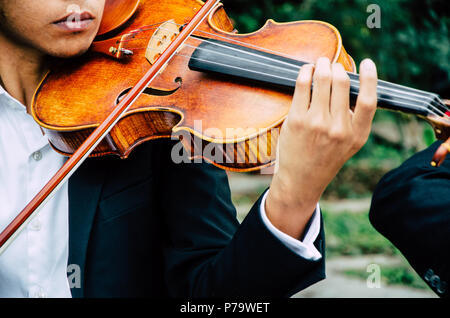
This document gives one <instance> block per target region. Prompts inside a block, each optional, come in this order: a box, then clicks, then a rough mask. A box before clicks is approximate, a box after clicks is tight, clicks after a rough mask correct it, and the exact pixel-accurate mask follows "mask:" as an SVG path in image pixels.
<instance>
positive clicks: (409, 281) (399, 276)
mask: <svg viewBox="0 0 450 318" xmlns="http://www.w3.org/2000/svg"><path fill="white" fill-rule="evenodd" d="M344 274H346V275H348V276H354V277H357V278H361V279H367V275H368V273H367V272H366V271H365V270H361V269H350V270H345V271H344ZM381 279H382V281H383V283H384V284H387V285H406V286H409V287H412V288H419V289H428V288H429V287H428V286H427V285H426V284H425V282H424V281H423V280H422V279H421V278H420V276H419V275H417V273H416V272H414V270H412V269H411V267H410V266H409V265H407V264H404V265H399V266H383V267H382V268H381Z"/></svg>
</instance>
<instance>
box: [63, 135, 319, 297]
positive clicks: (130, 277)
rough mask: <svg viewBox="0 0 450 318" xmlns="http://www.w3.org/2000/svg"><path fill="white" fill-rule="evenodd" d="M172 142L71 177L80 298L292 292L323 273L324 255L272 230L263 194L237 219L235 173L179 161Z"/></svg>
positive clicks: (73, 257)
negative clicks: (314, 257) (305, 251)
mask: <svg viewBox="0 0 450 318" xmlns="http://www.w3.org/2000/svg"><path fill="white" fill-rule="evenodd" d="M172 145H173V142H172V141H168V140H158V141H153V142H149V143H146V144H145V145H142V146H140V147H138V148H137V149H136V150H135V151H134V153H132V155H131V156H130V158H129V159H127V160H120V159H117V158H102V159H89V160H88V161H86V162H85V163H84V164H83V165H82V166H81V167H80V169H79V170H78V171H77V172H76V173H75V174H74V175H73V176H72V178H71V179H70V181H69V264H76V265H78V266H79V267H80V268H81V274H82V277H81V288H73V289H72V295H73V296H74V297H147V296H149V297H167V296H174V297H223V296H273V297H286V296H290V295H292V294H294V293H295V292H297V291H299V290H301V289H303V288H306V287H307V286H309V285H311V284H313V283H315V282H317V281H319V280H321V279H323V278H324V277H325V269H324V258H325V255H324V234H323V230H322V231H321V233H320V235H319V237H318V239H317V240H316V242H315V246H316V247H317V248H318V249H319V251H320V252H321V253H322V255H323V257H322V259H321V260H320V261H309V260H305V259H303V258H302V257H299V256H298V255H296V254H295V253H293V252H292V251H291V250H289V249H288V248H287V247H286V246H285V245H284V244H283V243H282V242H280V241H279V240H278V239H277V238H276V237H274V236H273V235H272V233H270V232H269V231H268V229H267V228H266V227H265V225H264V224H263V222H262V219H261V217H260V214H259V204H260V201H261V198H260V199H259V200H258V202H256V203H255V205H254V207H253V208H252V209H251V211H250V213H249V215H248V216H247V218H246V219H245V220H244V222H243V223H242V224H241V225H239V223H238V222H237V220H236V211H235V208H234V206H233V204H232V202H231V196H230V189H229V185H228V179H227V175H226V173H225V172H224V171H222V170H220V169H218V168H216V167H214V166H213V165H210V164H206V163H183V164H178V165H177V164H174V163H173V161H172V160H171V157H170V154H171V148H172Z"/></svg>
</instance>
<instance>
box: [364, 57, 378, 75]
mask: <svg viewBox="0 0 450 318" xmlns="http://www.w3.org/2000/svg"><path fill="white" fill-rule="evenodd" d="M360 68H361V69H363V70H364V71H368V72H369V71H370V72H371V71H376V70H377V67H376V65H375V63H374V62H373V61H372V60H371V59H364V60H363V61H362V62H361V66H360Z"/></svg>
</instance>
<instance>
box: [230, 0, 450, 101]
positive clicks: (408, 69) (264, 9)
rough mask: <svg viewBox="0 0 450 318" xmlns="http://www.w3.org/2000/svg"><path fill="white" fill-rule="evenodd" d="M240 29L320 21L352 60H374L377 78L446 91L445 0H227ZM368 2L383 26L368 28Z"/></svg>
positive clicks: (448, 25)
mask: <svg viewBox="0 0 450 318" xmlns="http://www.w3.org/2000/svg"><path fill="white" fill-rule="evenodd" d="M225 4H226V8H227V10H228V12H229V13H230V16H232V17H233V18H234V20H235V21H236V25H237V28H238V29H239V30H240V31H241V32H249V31H255V30H257V29H258V28H259V27H261V26H262V25H263V24H264V22H265V21H266V20H267V19H269V18H273V19H275V20H276V21H279V22H286V21H296V20H322V21H326V22H329V23H331V24H332V25H334V26H335V27H336V28H337V29H338V30H339V32H340V33H341V35H342V38H343V42H344V47H345V48H346V49H347V51H348V52H349V54H350V55H352V56H353V57H354V59H355V61H361V60H362V59H364V58H366V57H370V58H372V59H373V60H374V61H375V62H376V64H377V65H378V68H379V73H380V77H381V78H384V79H385V80H388V81H393V82H397V83H399V84H404V85H410V86H412V87H417V88H421V89H424V90H430V91H435V92H437V93H442V94H443V95H444V94H445V93H448V92H449V91H450V86H449V79H450V35H449V29H450V17H449V16H448V14H449V12H450V10H449V9H450V2H449V1H447V0H436V1H431V0H428V1H423V0H378V1H374V0H303V1H299V0H296V1H292V0H290V1H289V0H284V1H275V0H233V1H229V2H225ZM369 4H378V5H379V6H380V9H381V28H380V29H376V28H374V29H369V28H368V27H367V24H366V21H367V18H368V16H369V15H370V12H369V13H368V12H367V7H368V6H369Z"/></svg>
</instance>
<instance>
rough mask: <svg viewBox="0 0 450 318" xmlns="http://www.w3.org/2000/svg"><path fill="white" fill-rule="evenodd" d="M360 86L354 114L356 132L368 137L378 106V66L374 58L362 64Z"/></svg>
mask: <svg viewBox="0 0 450 318" xmlns="http://www.w3.org/2000/svg"><path fill="white" fill-rule="evenodd" d="M359 72H360V74H359V77H360V87H359V95H358V98H357V100H356V107H355V111H354V116H353V130H354V131H355V133H357V134H359V135H361V136H363V137H367V136H368V135H369V133H370V127H371V125H372V120H373V117H374V115H375V111H376V107H377V82H378V76H377V68H376V66H375V63H374V62H372V60H369V59H365V60H364V61H362V62H361V66H360V71H359Z"/></svg>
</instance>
